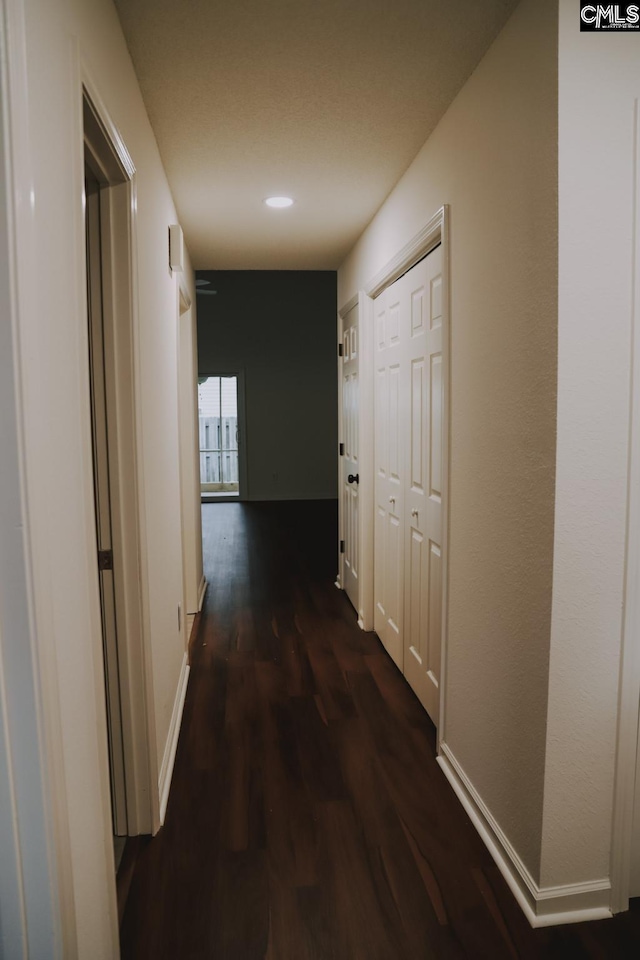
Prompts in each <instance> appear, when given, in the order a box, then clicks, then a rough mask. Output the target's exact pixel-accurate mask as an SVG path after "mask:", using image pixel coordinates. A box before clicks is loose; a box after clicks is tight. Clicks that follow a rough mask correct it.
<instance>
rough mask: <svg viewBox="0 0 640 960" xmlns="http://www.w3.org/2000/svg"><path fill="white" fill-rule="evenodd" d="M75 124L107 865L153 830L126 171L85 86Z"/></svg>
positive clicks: (130, 197) (131, 205)
mask: <svg viewBox="0 0 640 960" xmlns="http://www.w3.org/2000/svg"><path fill="white" fill-rule="evenodd" d="M96 103H98V104H99V105H98V106H96ZM83 128H84V173H85V181H84V188H85V189H84V210H85V239H86V280H87V289H86V294H87V366H88V371H89V378H88V381H89V382H88V395H87V408H88V410H89V412H90V429H91V436H90V440H91V457H92V462H93V487H94V506H95V531H96V540H95V544H96V546H95V549H96V553H95V564H96V583H97V589H98V592H99V600H100V614H101V626H102V630H101V634H102V636H101V646H102V658H103V665H104V684H105V708H106V721H107V723H106V726H107V739H108V757H109V778H110V793H111V811H112V822H113V835H114V838H119V839H116V842H115V844H114V848H115V853H116V866H117V861H118V855H119V853H120V852H121V850H122V849H123V847H124V841H125V839H126V837H127V836H132V835H137V834H140V833H153V832H155V831H156V830H157V829H158V827H159V823H160V816H159V797H158V789H157V782H158V770H157V750H156V742H155V718H154V715H153V697H152V696H151V695H150V691H151V689H152V686H151V682H152V681H151V678H150V677H149V675H148V664H149V663H150V659H149V651H148V647H149V629H148V624H149V612H148V608H149V599H148V592H147V586H146V580H145V577H144V575H143V570H144V567H145V559H146V558H145V556H144V548H143V544H144V542H145V541H144V539H143V537H142V533H141V530H142V524H143V513H142V504H141V502H140V496H141V494H140V483H139V479H138V464H139V461H140V458H141V449H140V440H139V420H140V403H139V396H138V383H137V379H136V376H135V372H136V370H137V369H138V352H137V340H136V323H135V303H136V296H135V289H134V288H135V273H134V269H133V262H134V260H133V239H132V233H133V230H134V228H135V217H136V203H135V179H134V178H135V167H134V165H133V163H132V161H131V157H130V156H129V154H128V152H127V151H126V148H125V146H124V144H123V142H122V139H121V137H120V136H119V134H118V132H117V130H116V129H115V128H114V127H113V125H112V123H111V121H110V119H109V117H108V114H107V113H106V110H105V109H104V105H102V104H101V103H100V101H99V98H98V97H97V95H96V94H95V92H94V91H92V92H91V93H89V91H88V90H87V89H86V87H85V90H84V98H83ZM96 639H97V638H96ZM97 642H99V641H97Z"/></svg>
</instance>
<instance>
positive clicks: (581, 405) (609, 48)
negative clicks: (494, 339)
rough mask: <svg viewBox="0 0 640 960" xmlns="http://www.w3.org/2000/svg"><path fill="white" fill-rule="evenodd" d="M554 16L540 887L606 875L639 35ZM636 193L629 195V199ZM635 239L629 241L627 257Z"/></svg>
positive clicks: (563, 10)
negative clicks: (552, 365)
mask: <svg viewBox="0 0 640 960" xmlns="http://www.w3.org/2000/svg"><path fill="white" fill-rule="evenodd" d="M579 6H580V5H579V3H578V2H577V0H562V2H561V4H560V58H559V120H560V139H559V258H560V272H559V316H558V454H557V482H556V523H555V525H556V534H555V556H554V579H553V592H554V602H553V618H552V629H551V681H550V687H549V719H548V731H547V770H546V776H545V803H544V830H543V833H544V846H543V852H542V877H543V880H545V881H546V882H547V883H551V882H553V883H568V882H571V883H576V882H579V881H586V880H593V879H596V878H600V877H602V878H606V877H608V875H609V854H610V843H611V829H610V828H611V815H612V799H613V771H614V758H615V748H616V721H617V696H618V671H619V667H620V637H621V630H622V610H623V585H624V552H625V524H626V495H627V464H628V438H629V386H630V384H629V376H630V354H631V314H632V295H633V244H634V238H633V196H634V182H635V184H636V185H637V184H638V183H639V182H640V181H639V180H638V167H637V163H638V161H637V158H634V100H635V99H636V98H638V97H640V51H639V48H638V34H637V33H634V34H630V35H629V34H627V35H625V34H616V33H608V34H607V33H582V34H581V33H580V32H579V30H578V22H579V20H578V18H579ZM636 189H637V186H636ZM637 241H638V238H637V237H636V238H635V243H637Z"/></svg>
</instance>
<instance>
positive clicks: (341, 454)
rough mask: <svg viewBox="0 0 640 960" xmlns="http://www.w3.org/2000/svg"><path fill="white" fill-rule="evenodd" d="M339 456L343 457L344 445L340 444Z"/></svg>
mask: <svg viewBox="0 0 640 960" xmlns="http://www.w3.org/2000/svg"><path fill="white" fill-rule="evenodd" d="M340 456H341V457H344V443H341V444H340Z"/></svg>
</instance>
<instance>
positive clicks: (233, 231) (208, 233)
mask: <svg viewBox="0 0 640 960" xmlns="http://www.w3.org/2000/svg"><path fill="white" fill-rule="evenodd" d="M115 2H116V6H117V8H118V12H119V14H120V19H121V22H122V26H123V28H124V32H125V36H126V38H127V42H128V44H129V49H130V51H131V55H132V57H133V62H134V65H135V68H136V71H137V74H138V77H139V80H140V85H141V87H142V93H143V96H144V99H145V103H146V106H147V110H148V112H149V116H150V118H151V123H152V125H153V128H154V130H155V134H156V137H157V140H158V144H159V147H160V153H161V155H162V160H163V163H164V166H165V169H166V172H167V176H168V178H169V183H170V185H171V189H172V191H173V195H174V198H175V202H176V205H177V208H178V215H179V217H180V222H181V224H182V227H183V230H184V233H185V240H186V243H187V246H188V247H189V251H190V253H191V256H192V260H193V262H194V266H195V267H196V268H197V269H292V270H297V269H313V270H321V269H335V268H336V267H338V266H339V264H340V263H341V261H342V260H343V258H344V256H345V255H346V254H347V253H348V251H349V249H350V248H351V247H352V246H353V244H354V242H355V240H356V239H357V238H358V236H359V235H360V233H361V232H362V230H363V229H364V227H365V226H366V225H367V223H368V222H369V221H370V220H371V218H372V217H373V215H374V213H375V212H376V210H377V209H378V208H379V207H380V205H381V203H382V202H383V200H384V199H385V197H386V196H387V195H388V193H389V192H390V190H391V189H392V187H393V186H394V184H395V183H396V182H397V180H398V179H399V177H400V176H401V174H402V173H403V172H404V170H405V169H406V168H407V166H408V165H409V164H410V162H411V160H412V159H413V158H414V156H415V155H416V153H417V152H418V150H419V149H420V147H421V146H422V144H423V143H424V141H425V140H426V138H427V137H428V135H429V134H430V132H431V131H432V130H433V128H434V127H435V125H436V123H437V122H438V120H439V119H440V117H441V116H442V114H443V113H444V112H445V110H446V109H447V107H448V105H449V104H450V103H451V101H452V100H453V98H454V97H455V95H456V93H457V92H458V90H459V89H460V88H461V87H462V86H463V84H464V82H465V81H466V79H467V78H468V77H469V75H470V74H471V72H472V71H473V69H474V68H475V66H476V65H477V63H478V62H479V60H480V59H481V58H482V56H483V54H484V52H485V51H486V49H487V48H488V46H489V45H490V43H491V41H492V40H493V38H494V37H495V36H496V34H497V33H498V31H499V30H500V28H501V27H502V25H503V24H504V22H505V21H506V19H507V17H508V15H509V13H510V12H511V10H512V9H513V8H514V7H515V6H516V2H517V0H393V2H391V0H226V2H222V0H115ZM273 194H286V195H289V196H292V197H294V198H295V201H296V202H295V205H294V206H293V207H291V208H289V209H288V210H270V209H269V208H268V207H266V206H265V205H264V203H263V202H262V201H263V199H264V198H265V197H268V196H271V195H273Z"/></svg>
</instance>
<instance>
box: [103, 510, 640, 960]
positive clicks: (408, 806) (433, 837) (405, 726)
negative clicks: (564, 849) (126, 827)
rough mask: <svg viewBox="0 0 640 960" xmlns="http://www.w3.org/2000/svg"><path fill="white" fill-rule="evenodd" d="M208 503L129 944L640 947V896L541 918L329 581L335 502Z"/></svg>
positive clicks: (496, 949)
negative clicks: (601, 908)
mask: <svg viewBox="0 0 640 960" xmlns="http://www.w3.org/2000/svg"><path fill="white" fill-rule="evenodd" d="M202 512H203V524H204V550H205V574H206V577H207V580H208V583H209V587H208V590H207V596H206V601H205V608H204V610H203V615H202V618H201V621H200V624H199V628H198V633H197V636H196V639H195V642H194V645H193V660H192V669H191V677H190V681H189V688H188V692H187V699H186V704H185V711H184V719H183V725H182V732H181V736H180V742H179V746H178V753H177V758H176V765H175V771H174V776H173V785H172V789H171V795H170V799H169V806H168V810H167V817H166V822H165V826H164V827H163V829H162V830H161V832H160V833H159V835H158V836H157V837H155V838H154V839H153V840H150V839H145V840H143V841H141V842H140V843H139V845H138V847H139V849H138V856H137V860H136V864H135V868H134V872H133V877H132V879H131V886H130V892H129V896H128V899H127V903H126V907H125V911H124V917H123V921H122V927H121V940H122V956H123V957H124V958H125V960H129V958H131V960H145V958H153V960H165V958H166V960H204V958H212V960H431V958H452V960H462V958H472V960H476V958H490V960H501V958H505V960H506V958H525V960H527V958H540V957H544V958H556V960H567V958H574V957H575V958H606V960H612V958H627V957H629V958H632V957H633V958H637V957H640V911H639V910H638V904H637V903H634V909H633V910H632V911H631V912H630V913H628V914H624V915H621V916H619V917H616V918H615V919H613V920H606V921H602V922H597V923H590V924H580V925H573V926H567V927H554V928H547V929H540V930H532V929H531V928H530V927H529V924H528V923H527V921H526V919H525V918H524V916H523V914H522V913H521V911H520V908H519V907H518V906H517V904H516V902H515V900H514V899H513V897H512V895H511V893H510V891H509V890H508V888H507V886H506V884H505V883H504V881H503V879H502V877H501V875H500V874H499V872H498V870H497V868H496V867H495V865H494V863H493V861H492V859H491V857H490V856H489V854H488V852H487V851H486V849H485V847H484V845H483V844H482V842H481V840H480V838H479V837H478V835H477V833H476V831H475V829H474V828H473V826H472V825H471V823H470V822H469V820H468V819H467V817H466V814H465V813H464V811H463V810H462V808H461V806H460V804H459V802H458V800H457V799H456V797H455V795H454V794H453V793H452V791H451V788H450V787H449V785H448V783H447V782H446V780H445V778H444V776H443V774H442V772H441V771H440V768H439V767H438V766H437V764H436V761H435V731H434V728H433V726H432V724H431V722H430V720H429V718H428V717H427V715H426V714H425V712H424V711H423V710H422V708H421V706H420V705H419V703H418V701H417V700H416V699H415V697H414V696H413V694H412V692H411V690H410V689H409V687H408V686H407V684H406V683H405V681H404V678H403V677H402V676H401V675H400V673H399V672H398V671H397V670H396V668H395V666H394V664H393V663H392V661H391V660H390V658H389V657H388V656H387V654H386V653H385V651H384V650H383V648H382V647H381V645H380V643H379V641H378V640H377V638H376V637H375V635H373V634H367V633H363V632H362V631H360V630H359V629H358V627H357V625H356V617H355V613H354V611H353V609H352V607H351V606H350V604H349V602H348V600H347V599H346V597H345V596H344V595H343V594H342V593H341V592H340V591H338V590H337V589H336V588H335V586H334V585H333V581H334V580H335V569H336V558H335V543H336V522H337V517H336V505H335V503H334V502H332V501H327V502H324V501H321V502H313V503H308V502H305V503H286V504H285V503H270V504H257V503H255V504H241V503H216V504H206V505H204V506H203V511H202Z"/></svg>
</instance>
